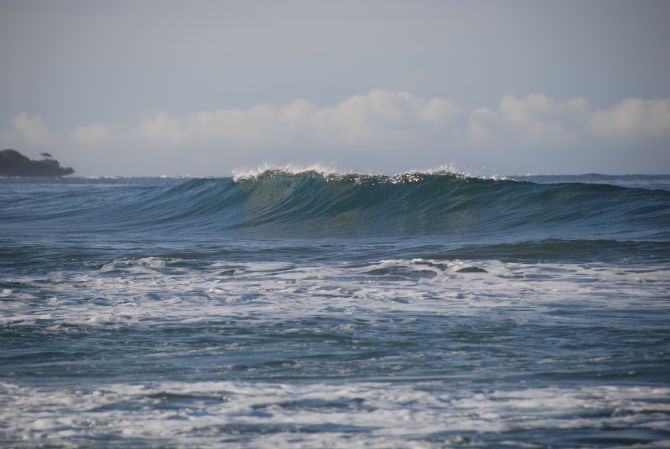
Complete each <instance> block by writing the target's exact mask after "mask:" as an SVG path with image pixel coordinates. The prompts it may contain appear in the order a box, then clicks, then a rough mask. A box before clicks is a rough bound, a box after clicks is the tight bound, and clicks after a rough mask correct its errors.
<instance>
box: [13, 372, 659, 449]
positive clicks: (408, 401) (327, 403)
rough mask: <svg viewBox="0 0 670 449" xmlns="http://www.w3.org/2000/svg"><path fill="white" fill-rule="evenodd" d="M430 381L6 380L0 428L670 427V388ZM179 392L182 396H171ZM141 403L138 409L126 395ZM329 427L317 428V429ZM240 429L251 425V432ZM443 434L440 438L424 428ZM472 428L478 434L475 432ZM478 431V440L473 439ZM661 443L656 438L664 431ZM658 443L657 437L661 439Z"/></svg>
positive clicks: (79, 431)
mask: <svg viewBox="0 0 670 449" xmlns="http://www.w3.org/2000/svg"><path fill="white" fill-rule="evenodd" d="M432 387H433V385H432V384H430V383H419V384H388V383H374V382H366V383H358V382H351V383H347V384H342V385H338V384H324V383H307V384H283V383H262V382H151V383H147V384H142V385H137V384H106V385H99V386H95V387H86V386H82V387H68V388H59V389H53V388H45V387H27V386H22V385H18V384H13V383H4V384H0V392H1V393H2V394H0V403H1V404H2V407H0V410H2V412H0V419H1V420H2V421H3V422H4V423H5V426H4V428H3V429H2V430H0V432H6V433H9V434H13V435H16V436H18V437H19V438H20V439H21V440H22V441H23V442H24V444H19V445H18V446H21V445H25V446H29V445H31V444H38V443H39V444H45V443H46V444H63V443H67V444H68V445H69V446H73V447H78V446H86V445H87V444H91V443H90V442H91V441H95V438H104V437H106V436H109V435H114V436H115V437H116V438H122V439H129V440H128V441H133V440H132V439H139V440H141V439H150V440H152V441H160V440H163V439H165V440H168V441H170V442H171V444H172V445H176V446H190V447H219V446H220V445H221V444H222V443H224V442H228V443H233V444H234V443H237V444H236V445H235V446H237V445H241V446H244V447H278V448H281V447H315V445H317V446H319V447H323V446H326V447H354V448H356V447H361V448H363V447H389V446H392V447H408V448H409V447H426V448H427V447H444V445H445V444H447V445H449V444H456V443H463V442H468V441H470V442H472V443H474V444H477V439H478V435H480V434H486V433H487V432H510V434H509V438H510V439H511V441H510V443H511V444H512V445H513V446H518V445H519V444H523V442H522V441H516V442H515V440H514V436H515V435H519V434H520V433H521V432H523V431H532V430H533V429H538V430H539V429H547V428H553V429H563V430H565V431H569V430H570V429H580V430H584V429H589V428H590V429H594V430H597V429H602V428H604V427H610V428H617V427H619V428H624V427H631V426H635V427H637V428H643V429H645V428H646V429H650V430H660V431H666V432H667V431H669V430H670V425H669V424H668V420H667V416H668V413H670V404H669V403H667V402H665V403H659V402H658V401H657V398H659V397H666V398H667V397H670V389H669V388H658V387H656V388H654V387H608V386H601V387H593V388H525V389H513V390H496V389H490V390H486V391H468V390H466V391H458V392H447V391H442V390H434V389H432ZM171 401H178V405H180V406H175V405H174V404H172V406H171V407H170V406H164V407H161V406H160V405H161V403H164V404H166V405H169V404H170V402H171ZM123 403H132V404H133V405H134V407H133V408H132V409H123V408H122V407H119V404H123ZM318 426H322V428H323V429H324V430H326V431H322V432H318V433H314V432H311V431H310V429H314V428H318ZM240 432H243V433H245V434H246V435H244V436H243V437H242V436H241V435H240ZM427 435H428V436H430V435H434V437H433V438H430V437H429V438H421V439H420V440H417V439H416V438H417V437H420V436H421V437H425V436H427ZM466 435H469V436H466ZM473 440H474V441H473ZM656 443H657V444H658V442H656ZM656 447H658V446H656Z"/></svg>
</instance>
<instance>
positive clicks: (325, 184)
mask: <svg viewBox="0 0 670 449" xmlns="http://www.w3.org/2000/svg"><path fill="white" fill-rule="evenodd" d="M109 182H111V181H106V182H104V183H102V184H104V185H108V184H109ZM116 182H118V183H119V184H123V181H116ZM70 187H71V188H70V189H66V190H64V194H63V196H62V197H60V198H59V197H58V195H54V197H52V198H50V201H49V203H48V204H39V203H40V196H39V192H36V193H35V192H30V191H28V192H26V196H25V197H24V198H20V199H18V200H17V199H14V201H15V204H13V205H12V206H13V207H12V208H11V209H9V208H7V209H5V211H4V212H3V213H2V214H3V216H2V219H3V221H4V222H5V223H12V222H13V223H20V225H21V226H25V225H26V224H27V223H26V222H30V223H32V224H37V225H39V226H43V227H44V226H46V227H48V226H51V225H57V224H58V223H59V222H68V223H71V224H72V225H73V226H75V227H76V228H77V229H79V230H82V231H84V230H107V231H109V230H114V229H123V230H128V229H129V228H130V229H138V230H139V229H141V230H144V231H151V232H156V231H170V232H173V231H176V230H190V231H191V232H202V231H216V232H221V233H227V234H244V235H249V236H261V237H297V238H360V237H375V236H379V237H394V236H395V237H415V236H430V235H444V236H449V237H451V238H454V239H459V238H465V239H467V238H469V237H472V236H476V237H477V239H484V240H486V239H489V238H495V237H496V236H503V235H504V236H505V238H504V240H505V241H509V240H510V239H511V238H512V239H513V238H514V237H515V236H519V237H521V236H523V238H524V239H537V238H553V239H574V238H580V239H591V238H599V239H613V240H617V239H620V238H621V237H622V236H624V235H625V236H626V238H627V239H631V238H633V239H639V240H667V239H668V237H670V207H669V205H670V192H669V191H666V190H660V189H643V188H631V187H621V186H615V185H611V184H591V183H583V182H567V183H565V182H564V183H548V184H542V183H536V182H530V181H528V180H523V181H518V180H496V179H480V178H473V177H466V176H462V175H456V174H451V173H410V174H404V175H399V176H394V177H387V176H370V175H355V174H347V175H324V174H321V173H317V172H314V171H308V172H300V173H289V172H286V171H281V170H268V171H266V172H263V173H261V174H260V175H257V176H253V177H248V178H242V179H237V180H236V179H233V178H220V179H191V180H186V181H175V180H172V182H167V181H165V183H164V184H161V185H158V186H156V185H143V184H142V183H141V182H136V183H135V185H132V186H130V188H128V186H126V189H119V190H120V191H118V192H117V191H115V190H114V189H102V188H101V189H90V188H88V187H87V186H84V187H80V188H77V186H76V185H73V186H70ZM72 187H74V188H72ZM103 190H104V191H103ZM33 193H35V194H33ZM99 193H100V195H98V194H99ZM9 210H11V211H12V212H11V213H8V211H9Z"/></svg>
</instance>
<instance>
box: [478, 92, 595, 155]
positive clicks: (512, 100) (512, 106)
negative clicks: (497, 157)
mask: <svg viewBox="0 0 670 449" xmlns="http://www.w3.org/2000/svg"><path fill="white" fill-rule="evenodd" d="M591 109H592V107H591V105H590V104H589V102H588V101H586V100H585V99H583V98H573V99H570V100H567V101H562V102H559V101H556V100H554V99H552V98H550V97H548V96H546V95H544V94H530V95H526V96H525V97H515V96H513V95H505V96H503V97H502V98H501V99H500V102H499V104H498V107H497V109H492V108H486V107H484V108H478V109H476V110H474V111H472V112H471V113H470V117H469V122H468V126H469V130H468V132H469V138H470V140H471V142H473V143H486V142H488V141H493V142H499V141H500V139H501V138H504V140H505V141H510V140H511V141H516V142H518V143H520V144H529V143H530V144H534V145H537V144H538V143H542V142H544V143H545V144H547V145H550V146H555V145H556V144H574V143H576V142H577V141H579V139H580V136H581V135H582V134H583V132H584V129H583V128H584V123H585V120H586V117H587V116H588V114H589V111H590V110H591Z"/></svg>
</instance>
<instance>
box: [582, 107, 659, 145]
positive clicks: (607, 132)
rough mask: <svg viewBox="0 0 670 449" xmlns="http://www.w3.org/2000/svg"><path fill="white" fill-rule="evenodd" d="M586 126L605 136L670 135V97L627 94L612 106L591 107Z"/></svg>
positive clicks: (598, 134)
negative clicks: (593, 109) (630, 95)
mask: <svg viewBox="0 0 670 449" xmlns="http://www.w3.org/2000/svg"><path fill="white" fill-rule="evenodd" d="M588 126H589V129H590V130H591V131H592V132H593V134H595V135H596V136H599V137H603V138H606V139H633V138H662V137H669V136H670V98H661V99H655V100H645V99H640V98H627V99H625V100H623V101H622V102H620V103H619V104H617V105H616V106H614V108H612V109H598V110H596V111H594V112H593V114H592V115H591V117H590V119H589V121H588Z"/></svg>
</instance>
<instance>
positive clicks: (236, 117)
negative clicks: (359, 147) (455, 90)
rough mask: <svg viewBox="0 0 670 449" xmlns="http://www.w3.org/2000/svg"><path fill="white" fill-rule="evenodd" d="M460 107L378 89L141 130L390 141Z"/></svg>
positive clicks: (246, 138)
mask: <svg viewBox="0 0 670 449" xmlns="http://www.w3.org/2000/svg"><path fill="white" fill-rule="evenodd" d="M458 111H459V108H458V107H457V106H456V105H455V104H454V103H453V102H450V101H446V100H442V99H439V98H433V99H431V100H426V99H423V98H417V97H414V96H412V95H410V94H409V93H407V92H388V91H382V90H373V91H371V92H369V93H368V94H366V95H354V96H352V97H350V98H348V99H346V100H344V101H342V102H340V103H337V104H336V105H334V106H332V107H318V106H316V105H314V104H312V103H310V102H309V101H306V100H295V101H292V102H289V103H287V104H284V105H256V106H253V107H251V108H248V109H217V110H214V111H203V112H197V113H191V114H187V115H185V116H184V117H181V118H178V117H172V116H168V115H167V114H165V113H160V114H157V115H156V116H154V117H151V118H148V119H145V120H143V121H142V122H141V123H140V125H139V131H140V134H141V135H142V136H143V137H144V138H145V139H147V140H149V141H152V142H155V143H158V144H161V145H175V144H176V145H178V144H181V143H183V142H202V141H223V142H235V143H244V144H251V145H276V144H277V143H286V142H290V141H292V140H295V139H298V140H309V141H312V142H317V143H322V144H330V145H333V144H352V143H357V142H370V141H388V140H389V139H390V138H393V137H397V136H398V135H399V134H402V133H406V132H408V131H410V132H411V131H412V130H413V129H415V128H417V127H421V126H439V125H441V124H444V123H445V122H447V121H448V120H449V119H450V118H451V117H453V116H455V115H456V114H457V113H458Z"/></svg>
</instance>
